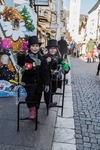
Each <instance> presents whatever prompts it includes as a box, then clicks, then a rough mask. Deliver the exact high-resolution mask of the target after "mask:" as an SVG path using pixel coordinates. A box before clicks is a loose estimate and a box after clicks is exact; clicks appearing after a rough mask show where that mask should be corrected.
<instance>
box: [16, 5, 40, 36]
mask: <svg viewBox="0 0 100 150" xmlns="http://www.w3.org/2000/svg"><path fill="white" fill-rule="evenodd" d="M16 9H17V10H18V11H19V12H20V14H21V15H22V16H23V18H24V22H25V27H26V32H25V35H28V36H33V35H37V14H36V13H35V12H34V11H33V9H32V8H31V7H30V6H29V5H27V4H22V5H20V6H18V7H16Z"/></svg>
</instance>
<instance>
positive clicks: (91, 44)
mask: <svg viewBox="0 0 100 150" xmlns="http://www.w3.org/2000/svg"><path fill="white" fill-rule="evenodd" d="M93 48H94V42H93V40H92V39H90V40H89V41H88V43H87V45H86V51H87V63H89V62H90V63H91V58H92V50H93Z"/></svg>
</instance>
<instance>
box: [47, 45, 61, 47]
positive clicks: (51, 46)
mask: <svg viewBox="0 0 100 150" xmlns="http://www.w3.org/2000/svg"><path fill="white" fill-rule="evenodd" d="M50 47H56V48H59V45H58V46H46V48H50Z"/></svg>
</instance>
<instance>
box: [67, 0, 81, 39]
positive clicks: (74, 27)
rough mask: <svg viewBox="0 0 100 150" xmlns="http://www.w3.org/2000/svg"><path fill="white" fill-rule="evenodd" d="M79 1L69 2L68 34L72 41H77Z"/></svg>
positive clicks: (71, 0) (72, 0)
mask: <svg viewBox="0 0 100 150" xmlns="http://www.w3.org/2000/svg"><path fill="white" fill-rule="evenodd" d="M80 3H81V0H70V14H69V32H70V35H71V37H72V39H73V40H75V41H76V42H77V41H78V39H79V36H78V32H79V18H80Z"/></svg>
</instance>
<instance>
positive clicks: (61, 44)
mask: <svg viewBox="0 0 100 150" xmlns="http://www.w3.org/2000/svg"><path fill="white" fill-rule="evenodd" d="M58 45H59V51H60V53H61V55H62V56H63V55H64V54H66V53H67V46H68V44H67V42H66V41H65V40H63V39H61V40H59V41H58Z"/></svg>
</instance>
